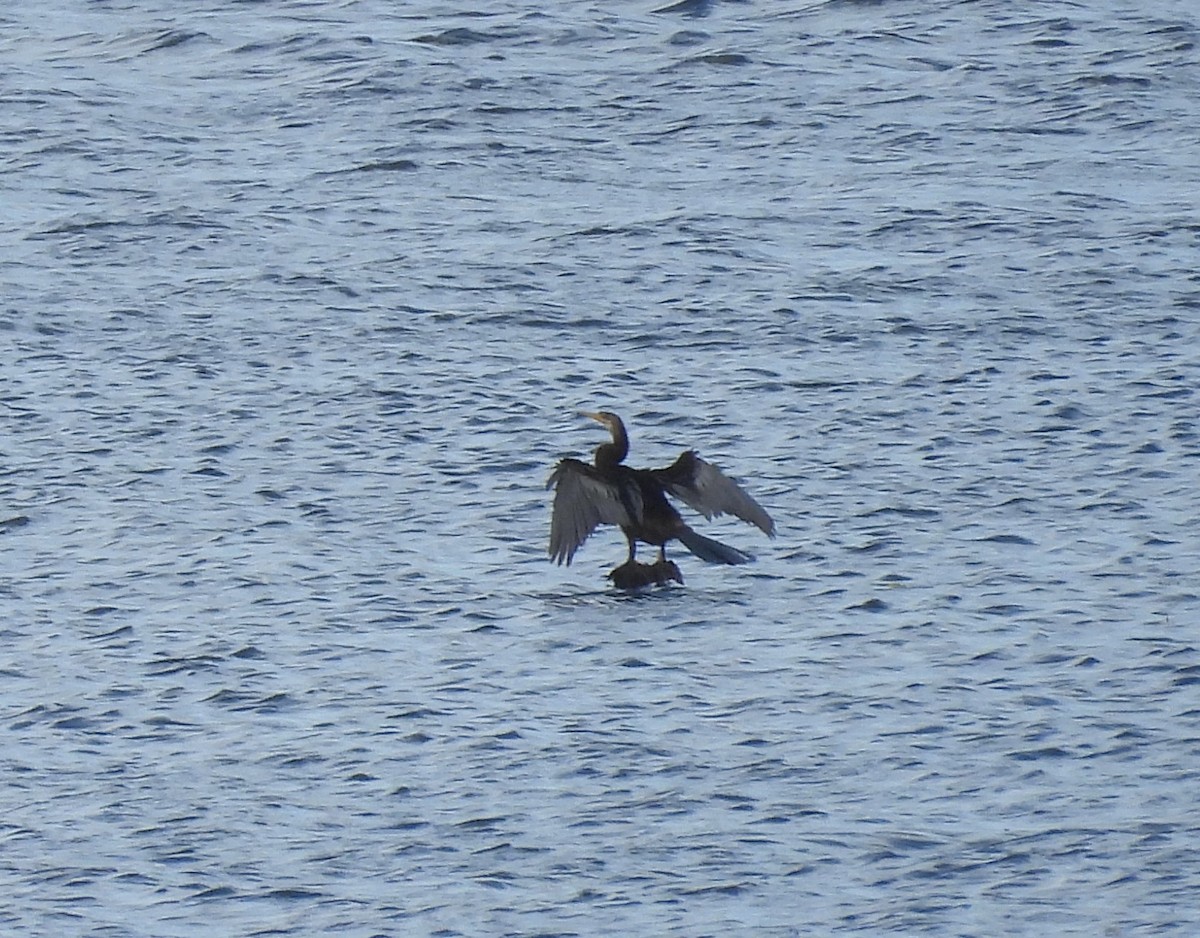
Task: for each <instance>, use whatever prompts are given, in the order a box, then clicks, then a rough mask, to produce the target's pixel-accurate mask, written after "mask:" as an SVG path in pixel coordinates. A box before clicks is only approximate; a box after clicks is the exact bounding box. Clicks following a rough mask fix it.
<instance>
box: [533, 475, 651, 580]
mask: <svg viewBox="0 0 1200 938" xmlns="http://www.w3.org/2000/svg"><path fill="white" fill-rule="evenodd" d="M550 486H554V511H553V513H552V514H551V516H550V559H551V560H553V561H554V562H555V563H559V564H562V563H567V564H569V563H570V562H571V559H572V558H573V557H574V556H575V551H577V550H579V548H580V546H581V545H582V544H583V542H584V541H586V540H587V538H588V535H589V534H591V533H592V532H593V531H595V530H596V526H597V525H599V524H615V525H623V524H624V525H627V524H633V523H634V521H635V520H636V519H637V518H638V517H640V516H641V513H642V504H641V496H640V495H639V494H638V493H637V491H636V487H626V488H625V489H624V490H623V491H622V490H621V489H618V487H617V486H616V485H614V484H613V483H612V482H607V481H605V480H604V479H602V478H600V475H599V473H598V472H597V471H596V469H595V468H594V467H592V466H589V465H588V464H587V463H585V462H580V461H579V460H578V459H564V460H562V461H561V462H560V463H559V464H558V465H557V466H556V467H555V468H554V471H553V472H552V473H550V480H549V481H548V482H547V483H546V488H550ZM622 496H624V497H622ZM631 515H632V516H631Z"/></svg>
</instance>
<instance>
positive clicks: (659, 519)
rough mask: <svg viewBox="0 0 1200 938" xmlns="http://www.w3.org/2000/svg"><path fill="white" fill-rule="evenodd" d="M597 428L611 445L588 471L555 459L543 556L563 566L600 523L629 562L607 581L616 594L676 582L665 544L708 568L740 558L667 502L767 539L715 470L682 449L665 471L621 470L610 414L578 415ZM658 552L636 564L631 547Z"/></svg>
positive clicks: (746, 502) (619, 431)
mask: <svg viewBox="0 0 1200 938" xmlns="http://www.w3.org/2000/svg"><path fill="white" fill-rule="evenodd" d="M585 416H587V417H590V418H591V419H593V420H596V421H598V422H599V423H602V424H603V425H604V426H606V427H607V428H608V430H609V432H610V433H611V434H612V441H611V442H609V443H604V444H602V445H601V446H599V447H598V448H597V449H596V456H595V460H594V462H593V464H591V465H589V464H588V463H585V462H582V461H581V460H578V459H571V458H567V459H563V460H562V461H561V462H559V464H558V465H557V466H556V467H555V469H554V472H553V473H551V475H550V481H549V483H548V486H554V489H555V492H554V512H553V515H552V517H551V520H550V557H551V559H553V560H554V561H556V562H557V563H560V564H562V563H567V564H569V563H570V562H571V560H572V559H573V558H574V556H575V552H576V551H577V550H578V549H579V548H580V547H581V546H582V545H583V542H584V541H585V540H586V539H587V537H588V535H590V534H591V533H592V531H594V530H595V529H596V527H597V526H598V525H601V524H612V525H616V526H617V527H619V528H620V529H621V530H622V531H623V532H624V534H625V538H626V540H627V541H628V542H629V558H628V560H626V562H625V563H624V564H623V565H622V566H620V567H618V568H617V569H616V570H614V571H612V573H610V574H609V576H610V577H611V578H612V580H613V582H614V583H615V584H616V585H617V586H618V587H621V588H630V587H635V586H645V585H649V584H651V583H655V584H662V583H665V582H667V581H668V580H678V581H679V582H682V577H681V576H680V574H679V568H678V567H676V566H675V564H673V563H671V561H669V560H667V557H666V545H667V543H668V542H670V541H673V540H678V541H680V542H681V543H682V544H683V545H684V546H685V547H687V548H688V550H690V551H691V552H692V553H693V554H695V555H696V556H697V557H699V558H700V559H701V560H706V561H708V562H709V563H726V564H738V563H746V562H747V561H748V560H750V559H751V558H750V556H749V555H748V554H745V553H743V552H742V551H740V550H736V549H735V548H733V547H728V546H726V545H725V544H721V543H719V542H717V541H714V540H712V539H711V538H707V537H704V536H703V535H701V534H698V533H696V532H695V531H693V530H692V528H691V527H690V526H689V525H688V524H687V523H686V522H685V521H684V520H683V518H682V517H681V516H680V514H679V512H678V511H676V510H675V507H674V506H673V505H672V504H671V503H670V501H668V499H667V496H668V495H673V496H675V497H676V498H678V499H679V500H680V501H682V502H684V503H685V504H687V505H689V506H690V507H692V508H694V509H696V510H697V511H699V512H700V513H701V514H703V515H704V516H705V517H706V518H711V517H714V516H716V515H720V514H725V513H729V514H733V515H736V516H737V517H739V518H741V519H742V520H743V521H746V522H749V523H750V524H754V525H756V526H757V527H759V528H760V529H761V530H762V531H763V532H764V533H766V534H767V535H768V536H771V537H774V535H775V523H774V522H773V521H772V520H771V518H770V516H769V515H768V514H767V513H766V512H765V511H764V510H763V508H762V506H761V505H759V504H758V502H756V501H755V500H754V499H753V498H751V497H750V496H749V495H747V494H746V492H745V491H743V490H742V488H741V487H740V486H739V485H738V484H737V483H736V482H734V481H733V480H732V479H730V478H728V477H727V476H725V475H724V474H723V473H722V472H721V470H719V469H717V468H716V466H713V465H711V464H710V463H707V462H705V461H704V460H703V459H701V458H700V457H699V456H698V455H696V452H695V451H694V450H687V451H685V452H684V453H682V454H681V455H680V457H679V458H678V459H677V460H675V462H674V463H672V464H671V465H670V466H667V467H666V468H665V469H634V468H632V467H630V466H626V465H625V464H624V460H625V457H626V456H627V455H628V454H629V437H628V434H627V433H626V432H625V425H624V424H623V423H622V422H621V418H620V417H618V416H617V415H616V414H613V413H609V412H607V411H601V412H600V413H588V412H585ZM639 541H640V542H642V543H645V544H650V545H652V546H655V547H657V548H658V549H659V552H658V561H657V563H655V564H653V565H645V564H639V563H638V562H637V559H636V558H637V544H638V542H639Z"/></svg>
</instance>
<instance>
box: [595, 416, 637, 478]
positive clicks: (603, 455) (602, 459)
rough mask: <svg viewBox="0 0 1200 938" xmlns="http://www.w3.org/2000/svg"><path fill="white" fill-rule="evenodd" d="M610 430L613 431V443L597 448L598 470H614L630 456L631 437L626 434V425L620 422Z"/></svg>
mask: <svg viewBox="0 0 1200 938" xmlns="http://www.w3.org/2000/svg"><path fill="white" fill-rule="evenodd" d="M609 430H611V431H612V442H611V443H604V444H601V445H600V446H597V447H596V468H597V469H612V468H614V467H616V466H619V465H620V464H621V461H622V460H623V459H624V458H625V457H626V456H628V455H629V435H628V434H627V433H626V432H625V425H624V424H623V423H621V421H619V420H618V421H616V423H615V424H613V425H612V426H611V427H609Z"/></svg>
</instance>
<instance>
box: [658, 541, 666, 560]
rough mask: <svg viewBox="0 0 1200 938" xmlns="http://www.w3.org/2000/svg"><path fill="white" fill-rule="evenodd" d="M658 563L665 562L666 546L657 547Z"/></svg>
mask: <svg viewBox="0 0 1200 938" xmlns="http://www.w3.org/2000/svg"><path fill="white" fill-rule="evenodd" d="M658 562H659V563H666V562H667V545H666V544H659V545H658Z"/></svg>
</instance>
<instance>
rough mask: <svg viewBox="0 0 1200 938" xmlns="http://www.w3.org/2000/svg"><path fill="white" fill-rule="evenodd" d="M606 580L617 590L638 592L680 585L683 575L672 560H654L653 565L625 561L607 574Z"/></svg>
mask: <svg viewBox="0 0 1200 938" xmlns="http://www.w3.org/2000/svg"><path fill="white" fill-rule="evenodd" d="M608 578H609V579H610V580H612V583H613V586H615V587H616V588H617V589H619V590H640V589H645V588H646V587H647V586H666V585H667V584H668V583H671V582H675V583H682V582H683V574H682V573H680V572H679V567H678V566H677V565H676V563H675V561H674V560H666V559H663V560H656V561H655V562H654V563H638V562H637V561H636V560H626V561H625V562H624V563H623V564H621V566H619V567H617V568H616V569H614V570H610V571H609V572H608Z"/></svg>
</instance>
